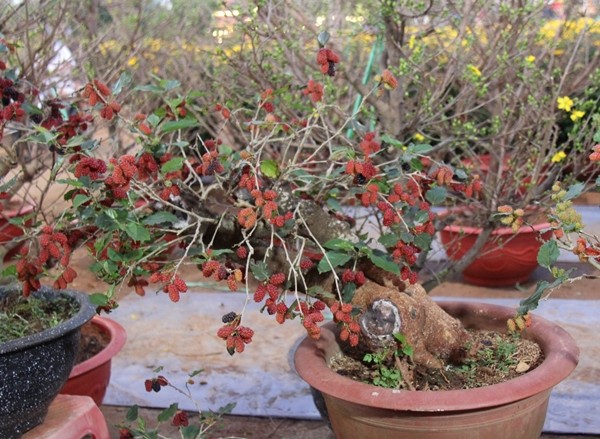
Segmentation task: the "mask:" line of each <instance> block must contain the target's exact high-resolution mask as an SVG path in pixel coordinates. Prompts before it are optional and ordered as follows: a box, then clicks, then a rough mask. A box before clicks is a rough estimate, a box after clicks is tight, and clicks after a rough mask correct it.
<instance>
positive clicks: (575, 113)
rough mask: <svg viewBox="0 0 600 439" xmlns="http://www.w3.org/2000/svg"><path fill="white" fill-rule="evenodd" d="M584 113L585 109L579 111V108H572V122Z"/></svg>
mask: <svg viewBox="0 0 600 439" xmlns="http://www.w3.org/2000/svg"><path fill="white" fill-rule="evenodd" d="M584 115H585V111H581V110H573V111H572V112H571V120H572V121H573V122H577V121H578V120H579V119H581V118H582V117H583V116H584Z"/></svg>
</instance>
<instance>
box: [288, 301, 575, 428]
mask: <svg viewBox="0 0 600 439" xmlns="http://www.w3.org/2000/svg"><path fill="white" fill-rule="evenodd" d="M441 306H442V308H444V309H445V310H446V311H447V312H448V313H449V314H451V315H453V316H454V317H457V318H458V319H460V320H461V322H462V323H463V324H464V325H465V327H467V328H482V329H492V330H500V331H502V330H505V328H506V320H507V319H508V318H509V317H512V316H514V312H515V311H514V309H512V308H508V307H503V306H498V305H490V304H480V303H467V302H443V303H441ZM337 332H338V331H337V327H336V326H335V324H333V323H328V324H326V325H324V326H323V327H322V332H321V338H320V339H319V340H313V339H310V338H306V339H304V340H303V341H302V343H300V345H299V347H298V349H297V350H296V353H295V356H294V360H295V366H296V370H297V372H298V374H299V375H300V376H301V377H302V379H304V380H305V381H306V382H307V383H308V384H310V385H311V386H312V387H314V388H315V389H317V390H319V391H320V392H322V394H323V397H324V399H325V404H326V407H327V411H328V415H329V419H330V421H331V425H332V429H333V431H334V433H335V435H336V437H337V438H338V439H342V438H343V439H354V438H356V439H358V438H385V439H481V438H485V439H495V438H498V439H505V438H510V439H534V438H535V439H537V438H539V437H540V434H541V431H542V427H543V424H544V419H545V416H546V410H547V405H548V398H549V396H550V392H551V390H552V388H553V387H554V386H555V385H556V384H558V383H559V382H560V381H562V380H564V379H565V378H566V377H567V376H568V375H569V374H570V373H571V372H572V371H573V369H574V368H575V366H576V365H577V362H578V361H579V349H578V348H577V346H576V345H575V342H574V340H573V339H572V338H571V337H570V336H569V334H567V332H566V331H564V330H563V329H562V328H560V327H559V326H558V325H555V324H553V323H551V322H549V321H547V320H545V319H543V318H541V317H538V316H534V317H533V322H532V325H531V327H530V328H528V329H527V330H526V333H525V336H526V337H527V338H530V339H532V340H535V341H536V342H537V343H538V344H539V345H540V347H541V348H542V350H543V352H544V361H543V363H542V364H541V365H540V366H538V367H537V368H535V369H534V370H532V371H530V372H528V373H526V374H524V375H522V376H520V377H518V378H515V379H513V380H510V381H507V382H504V383H501V384H495V385H492V386H487V387H480V388H476V389H467V390H449V391H409V390H393V389H385V388H382V387H375V386H371V385H369V384H365V383H360V382H357V381H354V380H352V379H350V378H347V377H344V376H341V375H338V374H337V373H336V372H334V371H333V370H331V369H330V368H329V367H328V365H327V364H328V362H329V359H330V358H331V357H332V356H334V355H336V354H338V353H339V352H340V346H339V344H338V343H337V341H336V334H337Z"/></svg>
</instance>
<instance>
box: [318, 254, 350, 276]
mask: <svg viewBox="0 0 600 439" xmlns="http://www.w3.org/2000/svg"><path fill="white" fill-rule="evenodd" d="M350 259H352V255H349V254H348V253H337V252H327V253H325V256H323V259H321V260H320V261H319V265H317V270H318V271H319V273H327V272H328V271H331V269H332V268H335V267H339V266H340V265H344V264H345V263H346V262H348V261H350Z"/></svg>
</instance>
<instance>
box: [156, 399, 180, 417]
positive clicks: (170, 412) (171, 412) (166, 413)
mask: <svg viewBox="0 0 600 439" xmlns="http://www.w3.org/2000/svg"><path fill="white" fill-rule="evenodd" d="M178 407H179V406H178V404H177V403H176V402H174V403H173V404H171V405H170V406H169V407H168V408H166V409H164V410H163V411H162V412H160V413H159V414H158V416H157V417H156V420H157V421H158V422H165V421H169V420H170V419H171V418H172V417H173V416H175V413H177V410H178Z"/></svg>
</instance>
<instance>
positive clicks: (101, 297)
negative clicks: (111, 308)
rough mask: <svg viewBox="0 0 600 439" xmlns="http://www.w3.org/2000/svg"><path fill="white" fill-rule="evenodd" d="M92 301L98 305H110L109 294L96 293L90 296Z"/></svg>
mask: <svg viewBox="0 0 600 439" xmlns="http://www.w3.org/2000/svg"><path fill="white" fill-rule="evenodd" d="M88 297H89V299H90V303H91V304H92V305H94V306H96V307H98V306H106V305H108V296H107V295H106V294H102V293H94V294H90V295H89V296H88Z"/></svg>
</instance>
